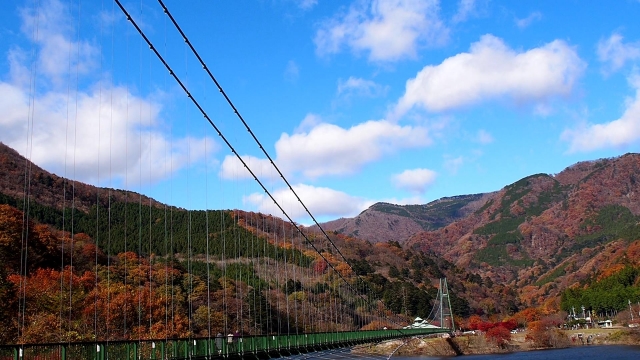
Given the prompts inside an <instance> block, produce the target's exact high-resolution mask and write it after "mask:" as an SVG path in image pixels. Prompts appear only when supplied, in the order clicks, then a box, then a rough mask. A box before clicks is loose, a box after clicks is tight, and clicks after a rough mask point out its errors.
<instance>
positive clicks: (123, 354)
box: [0, 328, 449, 360]
mask: <svg viewBox="0 0 640 360" xmlns="http://www.w3.org/2000/svg"><path fill="white" fill-rule="evenodd" d="M445 332H449V329H440V328H439V329H402V330H397V329H383V330H382V329H381V330H367V331H345V332H325V333H310V334H287V335H259V336H241V337H227V336H224V337H221V338H220V337H210V338H209V337H206V338H191V339H158V340H137V341H110V342H92V343H88V342H83V343H61V344H24V345H0V360H29V359H30V360H76V359H77V360H108V359H118V360H138V359H149V360H155V359H188V358H194V357H203V358H204V357H206V358H212V357H213V358H215V357H217V356H220V357H227V356H229V355H237V354H242V355H244V354H256V355H262V356H263V357H264V356H267V357H272V356H276V355H277V356H281V355H287V354H292V353H301V352H312V351H321V350H325V349H330V348H337V347H347V346H352V345H356V344H364V343H369V342H378V341H384V340H390V339H395V338H402V337H410V336H416V335H428V334H436V333H445Z"/></svg>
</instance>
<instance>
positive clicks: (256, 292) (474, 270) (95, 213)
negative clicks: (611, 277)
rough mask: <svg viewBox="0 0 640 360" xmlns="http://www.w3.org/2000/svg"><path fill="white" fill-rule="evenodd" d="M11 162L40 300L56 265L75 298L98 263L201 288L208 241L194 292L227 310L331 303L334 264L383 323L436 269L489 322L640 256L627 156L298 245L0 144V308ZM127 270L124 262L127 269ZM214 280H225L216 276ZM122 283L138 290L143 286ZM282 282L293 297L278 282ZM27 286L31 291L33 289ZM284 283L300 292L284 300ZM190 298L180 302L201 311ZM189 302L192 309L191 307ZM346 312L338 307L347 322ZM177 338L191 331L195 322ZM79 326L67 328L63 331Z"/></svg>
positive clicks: (6, 286) (279, 230) (221, 213)
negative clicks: (80, 175)
mask: <svg viewBox="0 0 640 360" xmlns="http://www.w3.org/2000/svg"><path fill="white" fill-rule="evenodd" d="M25 166H26V168H30V175H31V177H30V178H29V179H30V180H29V183H30V184H31V185H30V193H31V197H30V203H29V219H30V220H31V221H32V223H29V226H28V228H29V229H31V231H32V232H33V233H31V234H29V239H30V240H29V246H30V248H29V249H28V252H29V254H31V255H30V256H32V257H31V258H30V259H31V260H30V263H29V268H28V270H29V272H30V273H31V274H30V275H29V276H40V277H43V276H44V278H37V279H32V280H30V281H36V282H38V281H45V280H46V281H48V282H49V283H48V284H49V285H50V286H52V290H51V291H53V292H54V293H55V292H56V291H57V290H56V289H57V288H56V287H55V286H54V285H55V283H56V281H55V278H56V276H57V278H58V279H59V278H60V276H71V275H64V274H63V273H62V272H61V271H60V270H61V267H63V266H65V264H69V263H70V261H71V260H72V259H73V263H74V268H73V274H72V276H76V277H78V279H79V280H78V281H84V284H85V286H86V291H85V293H84V294H82V296H88V295H89V294H91V293H92V291H93V290H95V289H93V285H92V284H94V282H95V281H96V275H94V273H95V274H100V275H99V279H98V280H100V281H103V280H105V279H104V278H103V277H104V274H105V273H107V274H108V271H106V270H105V269H106V268H105V266H107V264H109V263H111V264H112V266H115V267H116V268H115V269H117V271H119V272H123V271H124V272H125V274H126V272H127V271H134V272H135V271H140V272H142V273H145V272H147V273H149V274H152V273H154V272H157V273H158V277H159V278H158V279H156V280H154V282H153V284H152V287H153V288H155V287H156V286H158V287H161V286H162V281H165V282H166V278H165V279H162V276H165V277H166V276H167V275H166V274H167V269H165V268H163V267H165V266H166V265H165V264H167V262H168V261H171V266H172V270H171V271H173V272H174V273H175V274H176V278H177V279H186V278H190V276H194V279H196V280H197V281H196V282H197V283H198V284H201V285H202V284H203V283H204V282H206V281H205V280H204V279H206V278H207V277H208V275H209V272H208V271H207V269H208V268H209V266H207V263H206V262H205V260H206V256H205V255H206V253H207V249H208V254H209V257H210V258H211V261H210V267H211V269H212V270H211V271H212V272H213V273H212V278H211V279H210V280H209V286H210V287H211V296H214V297H216V298H218V297H220V296H222V297H225V296H227V295H224V291H222V290H221V286H222V287H224V286H227V285H225V284H231V283H232V284H233V289H237V290H234V291H243V292H244V294H246V296H249V294H250V296H251V297H250V298H249V297H247V298H242V297H239V301H240V303H242V302H243V301H246V302H254V303H255V302H259V303H260V304H261V305H260V306H261V308H260V309H258V310H259V311H263V310H264V311H267V310H268V311H272V312H273V313H274V314H277V313H278V312H279V311H283V308H281V306H282V304H284V303H286V301H285V300H286V299H289V298H291V297H292V296H293V297H296V299H297V300H295V301H299V302H300V304H304V306H303V307H308V308H312V309H315V310H314V311H319V312H322V311H323V310H322V309H321V308H317V307H316V304H315V303H314V301H316V300H317V299H320V298H324V299H325V300H326V299H327V298H328V297H331V296H334V295H332V294H331V293H330V292H326V291H327V287H326V286H327V284H329V283H334V284H335V282H333V280H335V273H334V274H333V275H332V274H330V272H331V271H337V272H339V273H340V274H341V275H342V276H345V278H347V279H349V281H351V282H353V283H354V284H355V283H358V282H359V281H363V280H364V281H365V282H366V286H367V287H368V288H370V289H371V290H372V293H371V294H372V299H375V300H376V301H377V300H380V301H382V302H383V303H384V304H385V306H386V307H387V309H389V310H390V311H391V313H394V314H396V315H394V316H399V315H397V314H404V316H406V317H401V316H400V317H398V319H400V321H408V320H409V319H410V318H411V317H413V316H422V317H424V316H426V315H428V312H429V311H430V310H431V306H432V304H433V299H434V297H435V293H436V288H435V285H436V283H437V281H438V279H439V278H441V277H446V278H447V279H448V282H449V288H450V293H451V294H450V295H451V300H452V307H453V311H454V313H455V314H456V315H457V316H462V317H466V316H469V315H471V314H477V315H483V316H487V317H490V316H494V315H498V314H501V315H503V316H504V315H508V314H514V313H517V312H518V311H521V310H523V309H525V308H527V307H532V306H533V307H538V306H539V307H542V308H545V309H547V310H548V311H555V310H558V309H559V308H560V295H561V294H563V292H564V291H565V290H566V289H568V288H571V287H574V286H576V285H579V286H586V284H589V283H591V282H592V281H593V279H597V278H599V277H601V276H603V274H611V273H612V272H613V271H614V270H615V269H620V268H621V267H623V266H624V265H632V266H633V265H640V240H639V239H640V225H639V224H640V199H639V198H638V197H639V194H640V188H639V187H640V184H638V181H637V180H640V155H638V154H627V155H625V156H621V157H619V158H613V159H603V160H597V161H590V162H582V163H578V164H575V165H573V166H570V167H568V168H567V169H565V170H564V171H562V172H561V173H559V174H557V175H554V176H551V175H547V174H536V175H532V176H529V177H526V178H524V179H521V180H519V181H517V182H515V183H513V184H511V185H508V186H506V187H505V188H503V189H502V190H500V191H497V192H494V193H489V194H476V195H463V196H456V197H450V198H444V199H440V200H438V201H434V202H432V203H429V204H426V205H410V206H407V205H404V206H401V205H393V204H386V203H378V204H375V205H374V206H372V207H371V208H369V209H367V210H365V211H364V212H363V213H361V214H360V215H359V216H358V217H356V218H353V219H341V220H336V221H334V222H331V223H330V224H328V225H327V226H326V227H324V228H325V230H326V231H327V233H328V238H326V237H324V235H322V234H321V233H320V232H318V231H317V229H313V228H308V229H306V228H303V231H304V232H305V234H306V237H307V239H308V241H307V239H305V238H303V237H302V236H301V234H299V233H298V232H297V231H296V229H295V228H294V227H293V226H292V225H291V224H289V223H287V222H283V221H282V219H279V218H277V217H273V216H270V215H265V214H260V213H253V212H246V211H241V210H210V211H206V212H205V211H186V210H184V209H178V208H174V207H170V206H167V205H164V204H161V203H159V202H156V201H155V200H153V199H149V198H146V197H143V196H140V195H139V194H136V193H132V192H125V191H120V190H115V189H104V188H103V189H99V188H96V187H93V186H90V185H86V184H81V183H78V182H71V181H69V180H65V179H63V178H60V177H58V176H56V175H54V174H50V173H48V172H46V171H45V170H43V169H41V168H39V167H37V166H36V165H35V164H30V163H29V162H28V161H27V160H25V159H24V158H22V157H21V156H20V155H19V154H18V153H17V152H15V151H13V150H12V149H9V148H7V147H6V146H4V145H1V144H0V204H6V205H3V206H0V260H2V262H1V263H2V264H3V265H4V266H0V301H2V302H3V303H6V304H10V305H11V307H13V306H15V304H16V298H15V289H14V288H12V286H15V284H16V283H17V284H19V283H20V281H21V280H20V277H19V276H18V270H17V268H18V266H20V265H19V261H18V260H19V259H16V254H17V253H18V252H19V249H20V245H19V244H20V242H21V231H22V230H21V229H22V225H21V224H22V221H23V220H22V219H23V215H22V213H21V212H20V210H21V209H22V207H23V204H24V202H23V201H22V193H23V191H24V190H23V189H24V175H25ZM21 182H22V185H21ZM69 187H72V188H73V187H75V190H76V191H75V194H76V196H77V198H76V204H77V205H76V206H75V209H74V210H73V211H71V210H70V208H69V206H70V205H69V199H72V198H73V193H67V194H66V195H64V194H65V193H64V191H65V190H67V191H68V188H69ZM108 194H111V198H110V199H109V197H108ZM66 196H70V197H68V198H67V197H66ZM96 199H99V201H96ZM140 199H144V200H143V201H140ZM104 214H109V215H110V216H109V217H107V216H104ZM70 219H71V220H72V222H73V232H74V233H75V235H74V236H73V237H71V236H70V234H69V232H70V227H69V220H70ZM211 220H213V221H211ZM340 221H342V225H340ZM141 225H142V226H141ZM332 226H335V227H332ZM404 238H406V241H404V242H403V241H402V240H403V239H404ZM147 239H148V240H149V241H147ZM206 239H209V241H208V242H207V241H206ZM143 240H144V241H143ZM147 244H149V245H147ZM316 250H317V251H318V252H319V253H318V252H316ZM138 255H141V257H139V256H138ZM342 256H344V257H345V258H346V259H348V262H349V264H350V265H347V264H346V263H345V262H344V261H343V259H342ZM322 258H324V259H322ZM151 259H154V260H153V261H151ZM225 259H234V260H233V261H232V262H230V263H229V262H227V261H225ZM325 259H326V260H325ZM60 262H62V264H61V263H60ZM127 263H129V264H130V265H131V264H137V266H138V267H140V269H138V270H135V269H129V268H128V267H127ZM123 265H124V267H123ZM329 265H330V266H331V269H329ZM225 269H226V270H225ZM43 271H44V273H43ZM65 271H66V270H65ZM225 273H227V274H235V275H234V276H235V280H233V279H230V278H225V275H224V274H225ZM43 274H44V275H43ZM46 274H48V275H46ZM87 274H88V275H87ZM162 274H165V275H162ZM295 274H298V275H295ZM295 276H299V277H300V278H299V280H298V282H297V283H296V281H294V280H293V279H292V277H295ZM82 279H84V280H82ZM107 279H108V277H107ZM332 279H333V280H332ZM289 280H291V281H289ZM135 281H138V282H139V283H140V285H139V286H149V284H147V282H146V280H144V279H142V280H140V279H137V280H135ZM181 281H182V280H181ZM290 282H291V284H292V285H291V286H293V289H295V291H293V290H291V289H290V288H289V283H290ZM57 283H58V284H59V280H58V282H57ZM12 284H13V285H12ZM186 284H187V283H182V284H181V285H180V286H179V288H178V289H177V290H176V291H179V292H180V294H181V295H180V296H183V295H182V294H186V293H188V292H189V291H190V290H189V288H188V287H186V286H187V285H186ZM283 284H284V285H283ZM116 285H117V286H120V287H122V286H125V285H126V286H132V285H131V284H130V283H129V285H127V284H117V283H114V284H113V286H116ZM102 286H111V285H108V283H107V285H104V284H103V285H102ZM202 286H204V285H202ZM358 286H360V285H358ZM32 291H34V292H35V293H34V295H33V296H34V298H38V295H37V291H38V289H37V288H34V289H32ZM130 291H135V289H134V290H130ZM138 291H139V290H138ZM200 291H201V293H199V295H198V296H200V299H201V298H202V296H203V295H202V291H203V290H200ZM221 291H222V292H221ZM292 291H293V292H292ZM298 291H301V292H302V294H298V295H295V296H294V293H296V292H298ZM214 293H215V294H214ZM336 294H338V293H336ZM56 296H59V294H58V295H56ZM123 296H124V295H123ZM236 297H238V295H236ZM218 300H219V299H218ZM43 301H44V300H43ZM198 301H200V302H198V303H197V308H196V310H197V309H199V308H200V307H202V306H205V305H204V303H203V302H202V300H198ZM332 301H333V300H332ZM180 306H181V308H180V309H178V310H179V313H180V314H181V315H180V316H182V318H181V320H180V321H187V322H188V321H191V322H193V323H196V322H197V321H201V319H200V320H197V319H196V318H195V317H192V318H189V316H196V315H194V314H191V313H189V312H188V306H191V304H187V303H185V302H182V303H181V304H180ZM211 306H214V305H211ZM220 306H221V305H220V303H219V302H218V303H216V305H215V306H214V308H211V311H212V312H214V313H215V312H219V311H220ZM234 306H235V305H234ZM238 306H241V304H238ZM47 309H48V308H47ZM269 309H270V310H269ZM612 309H613V308H612ZM49 310H50V309H49ZM205 310H206V309H204V310H199V311H201V313H200V314H202V311H205ZM334 310H335V309H334ZM47 311H48V310H46V309H45V310H42V311H41V312H34V313H33V314H31V315H30V316H32V317H33V319H34V322H33V324H35V325H34V329H33V331H34V334H33V336H36V335H38V336H39V335H42V334H40V333H39V332H38V329H39V328H40V325H38V324H39V323H38V322H37V321H36V320H37V319H39V317H41V316H42V317H44V318H46V319H53V318H55V316H57V315H55V314H53V315H52V314H49V313H47ZM86 311H89V310H86ZM132 311H133V310H132ZM10 314H11V311H10V309H9V310H7V311H0V316H10ZM52 316H53V317H52ZM220 316H222V315H220ZM225 316H226V315H225ZM245 316H247V318H244V319H231V318H229V319H227V321H229V322H230V323H237V322H240V323H242V322H248V323H251V321H252V320H251V316H257V314H253V315H252V314H247V315H245ZM260 316H262V315H260ZM358 317H359V315H358V314H357V313H353V312H350V313H348V318H349V319H351V320H350V321H352V320H354V319H357V318H358ZM116 320H117V319H116ZM118 321H119V320H118ZM274 321H275V320H274ZM80 323H82V322H79V323H78V324H80ZM254 323H255V321H254ZM51 326H53V325H51ZM55 326H57V327H63V325H61V324H57V325H55ZM158 326H160V325H158ZM274 326H276V325H275V322H274V323H263V324H257V323H255V324H254V327H253V328H251V329H249V330H248V331H250V332H251V333H259V332H261V331H274V330H276V328H275V327H274ZM322 326H329V324H323V325H322ZM345 326H348V324H345ZM372 326H374V325H372ZM77 330H78V329H69V331H77ZM148 330H149V331H150V329H148ZM183 330H184V329H183ZM140 331H147V330H144V329H143V330H140ZM172 331H173V330H172ZM184 331H186V330H184ZM191 331H193V332H192V334H196V333H197V334H200V335H201V334H203V331H204V328H202V327H199V328H198V327H195V328H194V329H193V330H191ZM172 333H173V334H176V332H172ZM187 333H188V332H182V333H181V334H187ZM158 334H160V333H158ZM162 334H168V332H164V333H162ZM14 335H15V332H11V334H10V336H14ZM90 335H91V334H90V333H86V334H83V335H82V336H80V337H79V338H78V340H79V339H86V338H87V337H86V336H90ZM147 335H148V334H147ZM147 335H144V334H143V335H141V336H147ZM156 335H157V334H156ZM3 336H4V335H2V333H1V332H0V340H2V339H4V340H3V341H13V340H11V339H14V338H12V337H8V338H7V337H4V338H3ZM25 336H26V335H25ZM59 336H62V335H60V334H57V333H56V334H51V337H48V338H46V339H45V340H46V341H58V340H60V339H63V340H64V341H68V340H73V339H68V338H66V337H64V336H63V337H62V338H60V337H59ZM105 336H107V337H109V336H111V335H105ZM122 336H123V335H122V334H117V335H113V336H111V337H110V338H111V339H122V338H123V337H122ZM126 336H133V335H131V334H129V335H126ZM7 339H8V340H7ZM14 340H15V339H14Z"/></svg>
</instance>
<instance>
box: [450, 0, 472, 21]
mask: <svg viewBox="0 0 640 360" xmlns="http://www.w3.org/2000/svg"><path fill="white" fill-rule="evenodd" d="M475 8H476V0H460V2H459V3H458V11H457V12H456V14H455V15H454V16H453V19H452V21H453V22H454V23H459V22H463V21H466V20H467V19H468V18H469V16H470V15H472V14H473V13H474V12H475Z"/></svg>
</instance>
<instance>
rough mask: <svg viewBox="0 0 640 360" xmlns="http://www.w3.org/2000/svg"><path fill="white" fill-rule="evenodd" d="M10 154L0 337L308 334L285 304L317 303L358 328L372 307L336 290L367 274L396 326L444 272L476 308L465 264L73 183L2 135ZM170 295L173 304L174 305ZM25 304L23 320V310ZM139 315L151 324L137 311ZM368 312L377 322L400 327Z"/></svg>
mask: <svg viewBox="0 0 640 360" xmlns="http://www.w3.org/2000/svg"><path fill="white" fill-rule="evenodd" d="M0 150H1V151H0V184H1V185H0V303H3V304H5V305H6V306H5V307H4V308H3V309H2V310H0V322H2V323H3V324H5V326H4V327H2V328H0V343H11V342H16V341H18V342H27V343H29V342H40V343H42V342H60V341H63V342H67V341H86V340H90V339H96V338H99V339H111V340H121V339H132V338H163V337H167V336H168V337H175V336H177V337H191V336H206V334H208V331H209V329H208V326H210V327H211V328H210V329H211V331H213V332H218V331H222V332H225V333H226V331H229V329H228V328H225V327H233V328H236V327H241V328H242V329H243V331H244V332H245V333H249V334H257V333H261V332H267V333H271V332H283V331H298V330H299V329H297V328H295V327H293V328H292V327H290V325H289V324H290V323H289V322H288V320H289V319H288V318H289V317H290V316H291V315H289V314H288V313H287V311H288V310H287V309H286V308H285V304H286V303H287V301H295V302H296V304H297V307H299V308H302V309H315V310H314V311H315V312H309V311H307V312H306V313H304V314H299V315H298V316H297V320H296V321H302V323H305V322H307V323H312V324H314V325H313V326H314V329H315V331H329V330H330V331H335V330H339V329H348V328H350V327H352V326H353V325H354V324H355V323H357V322H358V321H359V319H362V318H363V317H362V316H361V315H360V314H359V313H358V311H359V310H358V307H356V306H353V304H349V301H353V300H354V299H357V297H351V298H349V297H346V298H344V296H345V295H344V294H345V293H343V292H342V291H338V287H340V286H347V287H348V285H345V284H342V283H341V282H340V281H337V278H338V277H337V275H336V274H340V277H341V278H344V279H346V280H347V281H349V282H350V283H353V284H354V285H356V284H360V283H359V282H361V281H364V282H366V286H367V287H369V288H371V289H372V292H371V293H370V295H371V299H372V301H375V302H376V303H377V302H378V301H382V302H383V303H384V304H385V305H386V307H387V308H388V309H389V310H391V312H390V313H389V314H391V315H392V316H394V318H395V319H396V320H395V321H400V322H399V323H408V322H410V319H411V317H412V316H417V315H419V316H423V317H424V316H426V315H428V314H429V312H430V310H431V309H432V306H433V301H434V298H435V294H436V292H437V290H436V288H435V287H434V286H433V284H435V283H437V280H438V278H439V277H444V276H446V277H449V278H450V279H451V280H450V289H451V291H452V295H451V297H452V301H453V303H454V307H455V309H456V310H455V311H456V314H457V315H458V314H459V315H462V316H465V315H468V314H469V312H470V306H469V302H468V301H467V300H466V299H465V293H464V284H463V282H461V281H456V279H455V278H456V277H458V276H461V278H465V275H464V274H466V273H465V272H464V271H463V270H461V269H457V268H456V267H455V266H453V265H452V264H451V263H449V262H447V261H446V260H443V259H436V258H433V257H432V256H431V255H428V254H425V253H419V252H417V253H416V252H406V251H405V250H404V249H402V247H401V246H400V244H398V243H397V242H390V243H380V244H376V245H373V244H371V243H370V242H368V241H365V240H361V239H355V238H352V237H348V236H344V235H341V234H336V233H333V232H329V233H328V238H327V237H325V236H324V235H322V236H321V235H319V234H317V233H315V232H309V231H307V230H306V229H304V228H302V230H303V231H304V232H305V233H308V234H306V237H307V239H308V241H307V239H305V238H304V237H303V236H301V233H300V232H299V231H298V229H296V228H295V227H294V226H293V224H290V223H288V222H286V221H282V219H280V218H276V217H273V216H270V215H265V214H260V213H253V212H245V211H241V210H209V211H199V210H198V211H195V210H194V211H187V210H185V209H179V208H175V207H170V206H167V205H164V204H161V203H159V202H157V201H155V200H153V199H150V198H146V197H143V196H141V195H139V194H136V193H133V192H125V191H120V190H115V189H104V188H97V187H94V186H90V185H86V184H82V183H79V182H73V181H70V180H68V179H63V178H61V177H58V176H56V175H53V174H50V173H48V172H46V171H45V170H43V169H41V168H39V167H38V166H36V165H35V164H32V163H30V162H29V161H27V160H26V159H24V158H23V157H21V156H20V155H19V154H18V153H17V152H15V151H13V150H12V149H9V148H8V147H6V146H4V145H2V146H0ZM25 174H28V175H29V176H30V177H28V178H27V181H25ZM25 182H26V183H27V184H28V186H25ZM69 188H71V189H72V191H69ZM25 189H28V193H29V197H28V199H29V201H25V198H24V191H25ZM73 190H75V191H73ZM65 191H66V192H65ZM109 195H111V197H110V198H109V197H108V196H109ZM25 204H26V205H27V206H25ZM25 208H26V209H28V214H24V213H23V212H22V211H23V210H24V209H25ZM107 214H108V216H106V215H107ZM25 231H26V238H25V237H24V234H25ZM25 240H27V241H26V242H25ZM207 240H208V241H207ZM334 245H335V246H334ZM316 250H318V251H319V252H316ZM342 255H344V256H346V257H347V258H348V259H349V263H350V264H351V266H349V265H348V264H347V263H345V261H344V259H343V258H342ZM27 257H28V258H27ZM25 260H26V263H25V262H24V261H25ZM407 260H411V261H412V265H411V266H408V265H407V264H406V262H407ZM25 264H26V265H25ZM460 274H462V275H460ZM356 275H357V276H356ZM63 279H65V280H64V281H63ZM61 284H62V285H61ZM358 287H360V285H358ZM19 289H22V292H20V290H19ZM167 291H169V292H170V293H171V294H173V295H172V296H171V297H170V298H171V299H175V301H173V300H171V302H170V303H169V302H167V301H168V300H167V296H166V292H167ZM457 294H459V295H457ZM338 298H342V299H341V300H339V299H338ZM105 299H106V300H105ZM142 299H145V300H142ZM209 299H210V301H209ZM224 299H232V300H230V301H232V302H231V303H228V302H227V303H224ZM21 301H24V304H27V305H26V306H27V308H26V310H25V311H23V312H22V316H24V319H20V318H18V317H16V316H15V314H16V313H17V307H18V306H19V303H20V302H21ZM343 301H344V304H342V302H343ZM142 304H144V306H142V309H141V308H140V307H141V305H142ZM249 304H251V306H249ZM331 304H333V305H331ZM332 306H333V308H331V307H332ZM241 308H247V309H252V310H251V311H250V312H241V311H239V310H238V309H241ZM228 309H234V310H233V311H231V312H229V311H228ZM168 312H171V314H173V319H171V321H169V320H168V317H167V315H168ZM328 312H335V313H340V314H341V318H343V321H344V323H341V324H335V323H331V322H329V321H328V320H327V319H328V318H326V316H325V318H323V319H313V318H312V317H313V316H315V315H313V314H318V316H320V315H321V314H326V313H328ZM207 314H211V315H210V317H209V316H208V315H207ZM62 315H64V316H62ZM142 317H144V318H145V319H146V320H145V321H144V322H143V324H142V323H139V322H138V323H136V322H135V321H127V319H135V318H138V319H141V318H142ZM208 319H211V323H210V324H209V323H208V322H207V321H208ZM257 319H260V321H258V320H257ZM368 319H369V321H371V323H368V324H365V327H368V328H380V327H381V326H392V325H391V324H390V323H388V322H385V321H387V320H385V319H384V318H376V317H369V318H368ZM298 323H299V322H298ZM20 324H22V325H20ZM396 324H397V322H396ZM357 325H360V326H361V325H362V324H359V323H358V324H357ZM285 326H286V327H287V328H286V329H284V328H283V327H285ZM19 329H20V330H19ZM46 329H55V331H49V330H46Z"/></svg>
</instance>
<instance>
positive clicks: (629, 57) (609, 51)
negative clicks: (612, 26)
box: [597, 33, 640, 71]
mask: <svg viewBox="0 0 640 360" xmlns="http://www.w3.org/2000/svg"><path fill="white" fill-rule="evenodd" d="M597 51H598V59H599V60H600V61H602V62H604V63H607V64H608V67H609V70H610V71H616V70H619V69H620V68H622V67H623V66H624V64H625V63H626V62H627V61H633V60H638V59H640V42H635V43H626V44H625V43H623V42H622V35H620V34H615V33H614V34H612V35H611V36H610V37H609V38H608V39H606V40H600V41H599V42H598V50H597Z"/></svg>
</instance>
